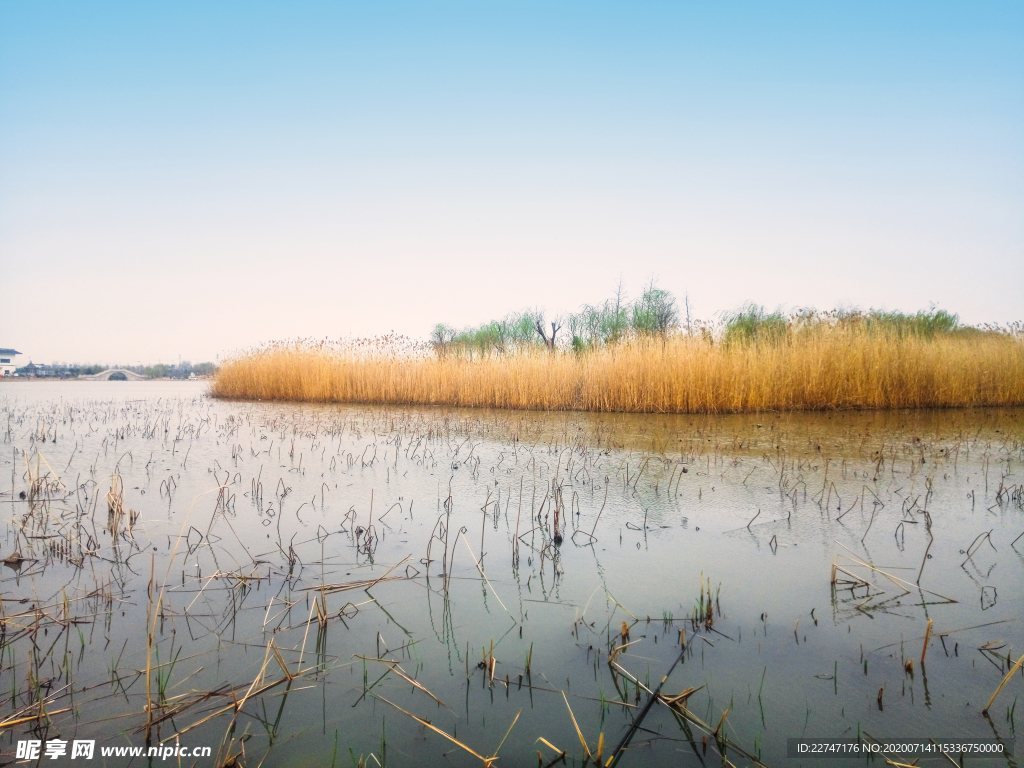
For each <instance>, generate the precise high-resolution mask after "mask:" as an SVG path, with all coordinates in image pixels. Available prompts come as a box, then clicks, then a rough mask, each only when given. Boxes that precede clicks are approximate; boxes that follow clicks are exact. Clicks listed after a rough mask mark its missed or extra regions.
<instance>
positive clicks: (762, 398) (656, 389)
mask: <svg viewBox="0 0 1024 768" xmlns="http://www.w3.org/2000/svg"><path fill="white" fill-rule="evenodd" d="M212 393H213V395H214V396H217V397H225V398H239V399H248V400H255V399H261V400H292V401H305V402H323V403H381V404H423V405H453V406H472V407H493V408H522V409H545V410H586V411H627V412H657V413H724V412H737V411H759V410H813V409H844V408H923V407H956V406H976V405H1021V404H1024V344H1022V343H1021V342H1020V340H1018V339H1017V338H1014V337H1012V336H1009V335H1006V334H996V333H982V332H975V333H966V334H960V333H954V334H947V335H941V336H938V337H936V338H934V339H927V338H922V337H919V336H905V337H898V336H895V335H892V336H890V335H885V334H879V333H874V334H869V333H866V332H864V331H862V330H858V329H841V328H840V329H835V328H834V329H830V330H828V331H824V332H818V333H806V334H797V335H794V336H792V337H790V338H789V339H787V340H786V341H784V342H782V343H779V344H762V345H756V346H755V345H744V346H732V347H730V346H724V345H722V344H721V343H720V342H716V343H711V342H709V341H707V340H704V339H699V338H692V337H687V336H675V337H671V338H668V339H658V338H646V339H643V338H641V339H634V340H631V341H628V342H624V343H621V344H617V345H614V346H611V347H607V348H603V349H598V350H594V351H590V352H586V353H582V354H575V353H572V352H564V351H557V352H554V353H551V352H547V351H545V350H542V349H531V350H524V351H520V352H516V353H514V354H508V355H499V356H492V357H489V358H484V359H479V358H477V359H475V360H466V359H464V358H457V357H449V358H447V359H439V358H437V357H435V356H433V355H429V354H427V355H424V356H421V357H415V356H414V357H401V356H390V355H387V354H383V353H376V354H367V353H361V352H355V351H351V352H350V351H341V350H338V349H330V350H327V349H325V348H323V347H315V346H310V345H304V344H294V345H274V346H271V347H268V348H267V349H264V350H260V351H256V352H251V353H248V354H245V355H242V356H240V357H238V358H236V359H234V360H231V361H229V362H228V363H226V364H225V365H223V366H222V367H221V369H220V371H219V372H218V374H217V377H216V380H215V381H214V384H213V387H212Z"/></svg>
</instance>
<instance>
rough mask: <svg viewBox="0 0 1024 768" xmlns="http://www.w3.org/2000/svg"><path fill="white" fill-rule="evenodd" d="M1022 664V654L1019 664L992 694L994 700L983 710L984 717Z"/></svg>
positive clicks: (1023, 660)
mask: <svg viewBox="0 0 1024 768" xmlns="http://www.w3.org/2000/svg"><path fill="white" fill-rule="evenodd" d="M1022 664H1024V654H1021V657H1020V658H1019V659H1017V663H1016V664H1014V665H1013V666H1012V667H1010V671H1009V672H1007V673H1006V677H1004V678H1003V682H1001V683H1000V684H999V687H998V688H996V690H995V693H993V694H992V698H991V699H989V700H988V704H986V705H985V708H984V709H983V710H981V713H982V714H983V715H987V714H988V711H989V709H990V708H991V707H992V705H993V704H994V703H995V701H996V696H998V695H999V692H1000V691H1001V690H1003V688H1004V687H1005V686H1006V684H1007V683H1008V682H1010V678H1011V677H1013V676H1014V675H1015V674H1016V672H1017V670H1018V669H1020V668H1021V665H1022Z"/></svg>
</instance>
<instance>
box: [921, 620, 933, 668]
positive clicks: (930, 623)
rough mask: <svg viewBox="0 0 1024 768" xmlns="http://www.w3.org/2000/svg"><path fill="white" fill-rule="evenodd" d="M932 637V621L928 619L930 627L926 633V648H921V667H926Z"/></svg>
mask: <svg viewBox="0 0 1024 768" xmlns="http://www.w3.org/2000/svg"><path fill="white" fill-rule="evenodd" d="M931 636H932V620H931V619H928V627H927V628H926V629H925V631H924V647H923V648H921V666H922V667H923V666H924V657H925V654H926V653H928V639H929V638H930V637H931Z"/></svg>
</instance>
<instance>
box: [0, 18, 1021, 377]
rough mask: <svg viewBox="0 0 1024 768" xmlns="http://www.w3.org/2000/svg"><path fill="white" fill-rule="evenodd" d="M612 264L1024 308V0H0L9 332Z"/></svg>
mask: <svg viewBox="0 0 1024 768" xmlns="http://www.w3.org/2000/svg"><path fill="white" fill-rule="evenodd" d="M620 274H621V275H622V276H623V277H624V278H625V280H626V283H627V285H628V286H629V287H630V289H631V292H632V293H634V294H636V293H638V292H639V289H640V286H641V284H642V283H644V282H646V281H647V280H648V279H649V278H650V277H651V276H656V277H657V278H658V279H659V282H660V285H661V286H662V287H664V288H668V289H670V290H672V291H674V292H676V293H677V294H680V295H681V294H683V292H685V291H688V292H689V295H690V297H691V300H692V302H693V304H694V306H695V308H696V311H697V314H698V315H700V316H703V317H709V316H711V315H712V314H713V313H715V312H716V311H719V310H725V309H732V308H735V307H736V306H738V305H739V304H741V303H742V302H744V301H747V300H753V301H756V302H759V303H761V304H765V305H768V306H769V307H775V306H777V305H783V306H786V307H792V306H806V305H814V306H816V307H818V308H822V309H827V308H832V307H834V306H838V305H850V304H853V305H858V306H862V307H869V306H870V307H884V308H889V309H904V310H917V309H920V308H923V307H927V306H928V305H929V304H930V303H931V302H935V303H937V304H938V305H940V306H942V307H945V308H948V309H950V310H952V311H956V312H959V313H960V314H961V316H962V317H963V318H964V319H965V320H967V321H969V322H983V321H997V322H1006V321H1010V320H1018V319H1022V318H1024V3H1021V2H1005V3H964V2H957V3H941V2H898V3H893V2H884V3H870V2H858V3H820V2H818V3H805V4H796V3H748V4H740V3H728V4H721V3H707V4H701V5H691V4H685V3H654V2H651V3H625V2H622V3H603V2H587V3H567V2H566V3H558V2H544V3H536V4H531V3H528V2H516V3H507V4H497V3H479V2H475V3H463V4H459V3H432V4H404V3H362V4H342V3H325V4H317V3H301V2H294V3H256V2H246V3H235V4H231V3H206V2H203V3H188V2H174V3H155V2H154V3H138V2H134V3H92V2H81V0H77V1H76V2H45V3H30V2H23V1H22V0H0V278H2V286H3V289H2V301H0V345H3V346H14V347H17V348H18V349H20V350H22V351H23V352H26V353H27V354H28V355H29V356H30V357H32V358H33V359H35V360H36V361H37V362H41V361H47V362H49V361H52V360H65V361H81V362H85V361H89V360H97V361H109V362H113V361H115V360H117V361H120V362H122V363H133V362H136V361H138V360H142V361H143V362H149V361H157V360H160V359H162V360H164V361H170V360H172V359H176V358H177V356H178V355H179V354H181V355H182V356H183V357H184V358H189V359H191V360H193V361H194V362H197V361H199V360H205V359H213V358H214V356H215V355H216V354H218V353H221V354H223V353H224V352H227V351H229V350H232V349H237V348H240V347H245V346H247V345H251V344H256V343H259V342H261V341H266V340H272V339H280V338H285V337H295V336H316V337H323V336H330V337H339V336H344V335H348V334H354V335H372V334H376V333H379V332H386V331H389V330H391V329H394V330H396V331H399V332H404V333H409V334H411V335H414V336H426V334H427V333H428V332H429V329H430V328H431V327H432V326H433V325H434V324H435V323H436V322H439V321H444V322H446V323H449V324H452V325H456V326H461V325H466V324H469V323H475V322H480V321H484V320H487V319H489V318H491V317H494V316H500V315H503V314H504V313H505V312H507V311H509V310H513V309H521V308H523V307H525V306H527V305H529V306H540V307H543V308H546V309H547V310H548V311H549V312H557V311H565V310H572V309H575V308H576V307H578V306H579V305H580V304H581V303H583V302H593V301H598V300H600V299H602V298H604V297H605V296H606V295H608V294H609V293H610V292H611V290H612V287H613V285H614V283H615V282H616V280H617V278H618V277H619V275H620Z"/></svg>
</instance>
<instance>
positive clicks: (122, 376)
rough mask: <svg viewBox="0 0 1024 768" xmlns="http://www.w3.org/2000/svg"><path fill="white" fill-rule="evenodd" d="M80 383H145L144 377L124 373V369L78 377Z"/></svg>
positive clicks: (129, 372) (127, 372) (128, 372)
mask: <svg viewBox="0 0 1024 768" xmlns="http://www.w3.org/2000/svg"><path fill="white" fill-rule="evenodd" d="M78 378H79V379H80V380H81V381H145V380H146V377H145V376H140V375H139V374H137V373H132V372H131V371H126V370H125V369H124V368H109V369H108V370H106V371H101V372H100V373H97V374H94V375H92V376H79V377H78Z"/></svg>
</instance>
